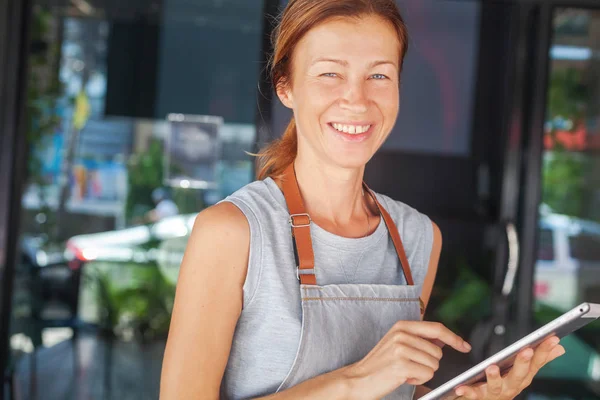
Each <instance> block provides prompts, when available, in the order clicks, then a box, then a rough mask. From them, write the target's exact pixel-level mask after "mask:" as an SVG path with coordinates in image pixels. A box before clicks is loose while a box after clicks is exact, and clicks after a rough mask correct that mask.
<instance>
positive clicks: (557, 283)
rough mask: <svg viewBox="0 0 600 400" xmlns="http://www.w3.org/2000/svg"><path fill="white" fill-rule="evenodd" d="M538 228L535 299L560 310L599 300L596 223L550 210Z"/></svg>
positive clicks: (599, 252)
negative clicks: (583, 302)
mask: <svg viewBox="0 0 600 400" xmlns="http://www.w3.org/2000/svg"><path fill="white" fill-rule="evenodd" d="M539 228H540V235H539V245H538V257H537V262H536V265H535V291H534V293H535V298H536V300H537V301H539V302H541V303H542V304H545V305H547V306H551V307H553V308H556V309H557V310H560V311H567V310H568V309H570V308H572V307H575V306H576V305H577V304H579V303H581V302H582V301H590V302H600V224H599V223H597V222H594V221H589V220H583V219H579V218H573V217H569V216H566V215H561V214H555V213H551V212H550V213H545V215H544V214H543V215H542V218H541V219H540V223H539Z"/></svg>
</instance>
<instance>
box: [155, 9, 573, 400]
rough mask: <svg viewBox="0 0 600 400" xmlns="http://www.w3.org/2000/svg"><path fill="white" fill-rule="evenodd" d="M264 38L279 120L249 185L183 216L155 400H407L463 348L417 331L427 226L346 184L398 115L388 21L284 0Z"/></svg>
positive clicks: (395, 32)
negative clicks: (190, 223) (283, 119)
mask: <svg viewBox="0 0 600 400" xmlns="http://www.w3.org/2000/svg"><path fill="white" fill-rule="evenodd" d="M276 33H277V37H276V40H275V53H274V57H273V61H272V75H273V84H274V85H275V88H276V91H277V95H278V97H279V99H280V100H281V101H282V102H283V104H284V105H285V106H287V107H289V108H290V109H292V110H293V112H294V117H293V120H292V121H291V122H290V124H289V126H288V128H287V130H286V132H285V133H284V135H283V137H282V139H281V140H280V141H277V142H275V143H273V144H272V145H271V146H269V147H268V148H267V149H266V150H265V151H264V152H263V153H261V155H260V158H259V162H260V166H261V167H260V170H259V178H260V180H259V181H256V182H253V183H251V184H249V185H247V186H246V187H244V188H242V189H241V190H240V191H238V192H236V193H235V194H233V195H232V196H230V197H228V198H227V199H225V201H223V202H221V203H219V204H217V205H215V206H213V207H210V208H209V209H207V210H204V211H203V212H202V213H200V215H199V216H198V217H197V219H196V222H195V225H194V228H193V232H192V234H191V237H190V239H189V244H188V247H187V249H186V253H185V256H184V260H183V262H182V265H181V271H180V276H179V281H178V282H179V283H178V286H177V295H176V301H175V306H174V311H173V317H172V325H171V330H170V333H169V339H168V343H167V348H166V351H165V358H164V365H163V374H162V382H161V398H162V399H165V400H167V399H199V398H203V399H218V398H219V397H222V398H234V399H238V398H258V397H261V396H267V397H268V398H273V399H304V398H311V399H338V398H339V399H380V398H384V397H385V398H390V399H410V398H413V396H415V397H418V396H420V395H421V394H423V393H425V392H426V391H427V389H426V388H425V387H423V386H421V385H423V384H424V383H425V382H427V381H428V380H430V379H431V378H432V376H433V374H434V372H435V371H436V370H437V368H438V365H439V360H440V359H441V357H442V351H441V346H443V345H444V344H447V345H450V346H452V347H453V348H455V349H456V350H458V351H461V352H468V351H469V349H470V347H469V345H468V344H467V343H466V342H465V341H464V340H462V339H461V338H460V337H458V336H457V335H455V334H454V333H452V332H451V331H449V330H448V329H447V328H445V327H444V326H442V325H441V324H437V323H431V322H424V321H422V320H421V317H422V311H423V310H424V308H425V306H426V305H427V302H428V300H429V296H430V294H431V290H432V287H433V282H434V279H435V274H436V270H437V262H438V259H439V254H440V249H441V242H442V239H441V234H440V231H439V229H438V228H437V226H436V225H435V224H434V223H432V222H431V221H430V220H429V218H428V217H426V216H425V215H423V214H421V213H419V212H417V211H416V210H414V209H412V208H410V207H408V206H407V205H405V204H403V203H401V202H398V201H394V200H392V199H390V198H388V197H386V196H383V195H380V194H374V193H372V192H371V191H370V190H369V189H368V188H367V187H366V186H364V185H363V184H362V179H363V173H364V168H365V164H366V163H367V162H368V161H369V159H370V158H371V157H372V156H373V154H374V153H375V152H376V151H377V150H378V149H379V147H380V146H381V145H382V143H383V142H384V141H385V139H386V138H387V136H388V135H389V133H390V131H391V129H392V127H393V125H394V123H395V120H396V117H397V114H398V107H399V84H400V72H401V68H402V61H403V59H404V55H405V53H406V49H407V32H406V28H405V25H404V22H403V20H402V18H401V16H400V14H399V13H398V10H397V8H396V6H395V4H394V1H393V0H291V1H290V2H289V4H288V6H287V8H286V9H285V11H284V13H283V15H282V18H281V22H280V26H279V29H278V30H277V32H276ZM563 352H564V349H563V348H562V347H561V346H560V345H558V340H557V338H552V339H549V340H548V341H546V342H544V343H543V345H541V346H540V347H538V349H537V350H536V351H535V353H534V352H533V350H531V349H528V350H525V351H523V352H522V353H521V354H520V355H519V357H518V359H517V361H516V364H515V366H514V368H513V369H512V370H511V372H510V373H509V374H508V375H507V376H505V377H501V376H500V373H499V370H498V368H497V367H496V366H493V367H490V368H489V369H488V371H487V382H486V384H484V385H481V386H478V387H462V388H459V389H458V390H457V395H461V396H463V397H464V398H468V399H511V398H514V397H515V396H516V395H517V394H518V393H519V392H520V391H521V390H523V389H524V388H525V387H526V386H527V385H528V384H529V383H530V382H531V379H532V378H533V376H534V375H535V374H536V373H537V371H538V370H539V368H541V367H542V366H543V365H544V364H545V363H547V362H550V361H551V360H552V359H554V358H556V357H557V356H559V355H560V354H562V353H563ZM415 389H416V390H415Z"/></svg>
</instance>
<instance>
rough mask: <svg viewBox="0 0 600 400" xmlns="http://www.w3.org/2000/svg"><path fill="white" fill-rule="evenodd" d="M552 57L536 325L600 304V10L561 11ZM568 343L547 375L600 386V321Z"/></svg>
mask: <svg viewBox="0 0 600 400" xmlns="http://www.w3.org/2000/svg"><path fill="white" fill-rule="evenodd" d="M549 56H550V78H549V86H548V96H547V99H548V102H547V112H546V124H545V130H544V148H545V150H544V154H543V182H542V204H541V206H540V219H539V221H540V222H539V231H538V261H537V263H536V269H535V288H534V291H535V301H536V305H535V317H536V322H537V323H543V322H546V321H547V320H549V319H551V318H553V317H555V316H557V315H558V314H559V313H561V312H563V311H566V310H568V309H570V308H571V307H574V306H576V305H577V304H579V303H581V302H583V301H591V302H600V11H593V10H584V9H557V10H556V11H555V14H554V35H553V41H552V45H551V48H550V53H549ZM563 345H564V346H565V348H566V350H567V353H566V355H565V356H563V357H561V358H560V359H559V360H557V361H555V362H553V363H552V365H550V366H549V367H547V368H545V369H544V370H543V371H542V374H541V376H542V377H544V376H546V377H552V378H559V379H568V380H577V381H583V382H596V383H598V382H600V368H599V367H598V366H600V356H599V353H600V327H599V326H598V324H592V325H590V326H589V327H586V328H585V329H582V330H581V331H579V332H577V334H576V335H571V336H569V337H567V338H565V339H564V340H563ZM573 384H577V385H579V384H580V383H573Z"/></svg>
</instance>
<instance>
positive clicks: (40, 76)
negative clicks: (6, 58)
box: [25, 6, 63, 239]
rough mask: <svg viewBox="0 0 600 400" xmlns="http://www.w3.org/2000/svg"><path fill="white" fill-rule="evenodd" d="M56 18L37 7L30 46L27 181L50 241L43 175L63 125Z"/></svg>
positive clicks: (51, 221)
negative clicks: (49, 151) (46, 156)
mask: <svg viewBox="0 0 600 400" xmlns="http://www.w3.org/2000/svg"><path fill="white" fill-rule="evenodd" d="M54 22H55V17H54V16H53V15H52V13H51V12H50V11H48V10H47V9H46V8H43V7H39V6H37V7H34V9H33V13H32V23H31V44H30V53H29V71H28V82H27V101H26V118H27V128H26V129H27V131H26V136H27V145H28V156H27V160H28V161H27V176H26V178H25V181H26V182H28V183H29V184H30V185H31V186H32V187H33V188H36V189H37V198H38V199H39V204H40V207H39V216H38V217H37V218H38V221H37V224H36V226H39V228H40V232H39V233H41V234H42V236H43V237H44V238H46V239H47V238H48V236H49V235H50V232H52V230H53V226H54V224H55V222H56V221H55V218H54V217H55V216H54V213H52V212H51V210H50V207H49V205H48V201H47V198H46V189H47V187H48V186H49V184H51V183H52V182H47V180H46V179H45V177H44V175H43V169H42V166H43V158H44V153H43V150H44V147H45V145H47V143H48V141H50V140H51V139H52V135H53V134H54V133H55V132H56V130H57V128H58V127H59V125H60V123H61V119H60V117H59V114H58V102H59V99H60V97H61V96H62V94H63V85H62V83H61V82H60V79H59V76H58V68H57V65H58V58H59V56H60V51H59V43H57V41H55V40H52V38H50V37H49V36H50V35H51V33H52V24H53V23H54Z"/></svg>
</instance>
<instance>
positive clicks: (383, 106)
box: [278, 16, 400, 168]
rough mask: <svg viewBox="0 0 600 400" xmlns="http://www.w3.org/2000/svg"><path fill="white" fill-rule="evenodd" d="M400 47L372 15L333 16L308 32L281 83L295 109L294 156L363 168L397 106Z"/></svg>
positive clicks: (387, 27) (282, 95)
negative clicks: (286, 82) (289, 75)
mask: <svg viewBox="0 0 600 400" xmlns="http://www.w3.org/2000/svg"><path fill="white" fill-rule="evenodd" d="M399 57H400V44H399V42H398V37H397V35H396V32H395V30H394V28H393V27H392V25H390V24H389V23H388V22H387V21H385V20H383V19H381V18H380V17H376V16H367V17H363V18H360V19H350V18H345V19H335V20H331V21H328V22H325V23H323V24H320V25H318V26H316V27H315V28H313V29H312V30H310V31H309V32H308V33H307V34H306V35H305V36H304V37H303V38H302V40H301V41H300V42H299V43H298V44H297V46H296V48H295V50H294V54H293V58H292V79H291V85H289V86H288V87H287V88H280V89H279V90H278V95H279V97H280V99H281V100H282V102H283V103H284V104H285V105H286V106H287V107H289V108H291V109H293V111H294V118H295V120H296V127H297V130H298V154H299V156H300V157H303V158H305V157H309V158H310V159H311V160H314V159H315V157H316V158H317V159H318V160H319V161H321V162H323V163H325V164H331V165H335V166H339V167H343V168H358V167H362V166H364V165H365V164H366V163H367V162H368V161H369V160H370V159H371V157H372V156H373V154H374V153H375V152H376V151H377V149H379V147H380V146H381V145H382V144H383V142H384V141H385V139H386V138H387V136H388V135H389V133H390V131H391V129H392V127H393V126H394V123H395V122H396V117H397V115H398V107H399V82H398V77H399V74H398V72H399V65H398V60H399Z"/></svg>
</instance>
